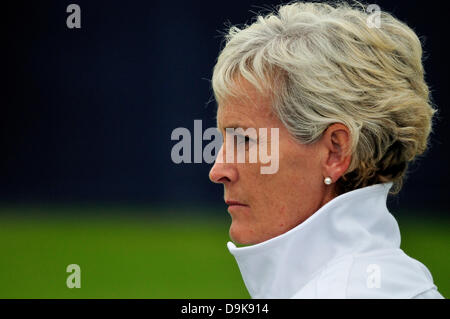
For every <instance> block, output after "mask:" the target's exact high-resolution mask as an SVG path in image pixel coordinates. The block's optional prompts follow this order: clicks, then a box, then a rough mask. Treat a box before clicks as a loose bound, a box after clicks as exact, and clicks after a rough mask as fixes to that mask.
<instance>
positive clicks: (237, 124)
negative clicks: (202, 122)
mask: <svg viewBox="0 0 450 319" xmlns="http://www.w3.org/2000/svg"><path fill="white" fill-rule="evenodd" d="M217 128H218V129H219V130H221V131H222V129H227V128H233V129H236V128H242V129H244V130H246V129H248V128H249V127H248V126H247V125H242V124H239V123H231V124H229V125H227V126H226V127H224V128H222V127H221V126H220V125H217Z"/></svg>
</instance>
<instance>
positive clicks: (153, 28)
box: [0, 0, 450, 213]
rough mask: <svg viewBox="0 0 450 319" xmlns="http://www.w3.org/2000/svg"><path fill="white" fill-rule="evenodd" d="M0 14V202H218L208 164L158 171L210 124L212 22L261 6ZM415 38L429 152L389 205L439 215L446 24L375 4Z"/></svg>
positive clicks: (45, 9) (112, 4) (25, 5)
mask: <svg viewBox="0 0 450 319" xmlns="http://www.w3.org/2000/svg"><path fill="white" fill-rule="evenodd" d="M73 2H75V1H33V2H31V1H30V2H11V3H9V4H6V3H5V4H3V14H2V18H1V19H2V25H3V27H2V34H3V36H2V56H3V58H2V62H3V68H2V70H3V72H2V77H3V85H2V91H3V92H2V94H1V98H2V103H1V111H2V115H1V117H0V121H1V123H0V124H1V135H0V137H1V141H0V146H1V148H0V149H1V159H0V201H3V202H12V203H28V202H65V203H66V202H69V203H72V202H98V201H100V202H112V203H116V202H122V203H123V202H125V203H172V204H173V203H206V204H220V203H221V201H222V188H221V187H220V186H217V185H213V184H211V183H210V181H209V179H208V171H209V168H210V165H208V164H180V165H176V164H174V163H172V161H171V158H170V150H171V148H172V146H173V145H174V144H175V142H173V141H171V139H170V134H171V132H172V130H173V129H174V128H176V127H180V126H182V127H186V128H189V129H193V124H194V119H202V120H203V128H204V129H205V128H207V127H211V126H215V110H216V105H215V102H214V101H213V100H212V90H211V87H210V82H209V79H210V78H211V73H212V68H213V66H214V64H215V60H216V58H217V55H218V53H219V50H220V48H221V45H222V43H223V42H222V41H223V40H222V36H221V32H220V31H224V30H225V29H226V27H225V25H226V24H241V23H244V22H246V21H247V22H249V19H251V18H252V17H253V16H254V14H253V13H252V12H251V11H253V12H254V11H260V9H261V8H262V7H267V6H268V5H274V4H278V3H280V2H271V1H255V0H254V1H248V0H239V1H236V0H233V1H76V2H75V3H77V4H79V5H80V7H81V25H82V28H81V29H68V28H67V27H66V18H67V16H68V13H66V7H67V5H68V4H70V3H73ZM376 3H377V4H379V5H380V6H381V8H382V9H385V10H387V11H390V12H393V13H394V15H396V16H397V17H398V18H400V19H401V20H403V21H405V22H407V23H408V24H409V25H410V26H412V27H413V28H414V29H415V30H416V32H417V33H418V34H419V35H420V36H421V37H422V38H423V39H424V40H425V51H426V56H427V59H426V61H425V69H426V71H427V82H428V83H429V84H430V86H431V89H432V92H433V99H434V102H435V103H436V105H437V107H438V108H439V109H440V115H439V116H440V118H441V120H440V121H438V122H437V125H436V127H435V134H434V135H433V136H432V140H431V144H432V147H431V149H430V150H429V151H428V153H427V154H426V156H425V157H424V158H423V159H422V160H420V162H419V165H415V166H413V167H412V169H411V173H410V174H409V178H408V179H407V181H406V184H405V186H404V189H403V190H402V192H401V193H400V195H399V197H398V198H397V200H395V201H394V202H393V204H392V205H394V206H395V207H400V208H403V209H417V208H427V211H428V212H430V213H432V212H434V211H443V210H447V209H448V208H449V200H448V197H449V194H450V192H449V186H448V185H449V184H448V181H449V177H450V174H449V160H448V157H447V154H448V151H447V149H448V148H449V146H450V143H449V137H450V136H449V131H448V125H447V121H446V118H448V115H449V112H448V101H449V96H448V94H449V93H448V90H449V79H448V71H449V62H448V51H447V49H445V47H446V46H447V42H448V29H449V28H448V20H449V19H448V17H447V15H448V13H447V11H445V10H444V8H441V9H439V8H440V4H439V3H440V2H434V1H426V2H425V1H420V2H417V1H400V2H399V1H396V2H395V4H393V3H392V2H391V1H377V2H376Z"/></svg>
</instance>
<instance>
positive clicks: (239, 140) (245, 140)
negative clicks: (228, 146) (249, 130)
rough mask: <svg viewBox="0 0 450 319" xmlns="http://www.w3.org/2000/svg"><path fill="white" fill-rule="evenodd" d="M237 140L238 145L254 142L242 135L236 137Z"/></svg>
mask: <svg viewBox="0 0 450 319" xmlns="http://www.w3.org/2000/svg"><path fill="white" fill-rule="evenodd" d="M236 138H237V143H238V144H242V143H245V144H248V143H249V142H251V140H252V139H251V138H250V137H249V136H247V135H240V134H238V135H236Z"/></svg>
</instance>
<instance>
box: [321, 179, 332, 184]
mask: <svg viewBox="0 0 450 319" xmlns="http://www.w3.org/2000/svg"><path fill="white" fill-rule="evenodd" d="M323 182H324V183H325V184H326V185H330V184H331V183H332V182H333V181H332V180H331V178H330V177H325V179H324V180H323Z"/></svg>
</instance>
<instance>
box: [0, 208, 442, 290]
mask: <svg viewBox="0 0 450 319" xmlns="http://www.w3.org/2000/svg"><path fill="white" fill-rule="evenodd" d="M180 211H181V213H180ZM218 213H219V212H218V211H217V209H216V210H214V209H207V208H202V209H199V208H196V207H192V208H184V209H180V208H173V209H170V208H167V207H166V208H155V207H153V208H149V207H117V206H116V207H115V208H111V207H106V206H105V207H100V206H82V205H79V206H70V207H62V206H59V207H57V206H51V207H50V206H49V207H44V206H41V207H32V206H23V205H22V206H17V205H15V206H3V207H1V214H0V227H1V232H0V245H1V252H2V256H1V259H0V298H249V295H248V293H247V290H246V288H245V286H244V284H243V281H242V278H241V276H240V273H239V270H238V267H237V265H236V263H235V260H234V258H233V257H232V256H231V255H230V254H229V252H228V250H227V248H226V242H227V241H228V227H229V222H230V220H229V217H228V214H227V213H226V211H224V212H223V213H222V214H218ZM125 216H126V217H125ZM174 216H176V217H174ZM217 216H223V217H217ZM423 216H424V215H422V217H420V218H419V217H406V216H405V214H402V215H401V217H397V216H396V217H397V220H398V221H399V224H400V229H401V231H402V248H403V249H404V250H405V252H406V253H407V254H409V255H410V256H411V257H414V258H416V259H418V260H420V261H421V262H422V263H424V264H425V265H426V266H427V267H428V268H429V269H430V271H431V273H432V275H433V277H434V281H435V284H436V285H437V286H438V288H439V291H440V292H441V293H442V294H443V295H444V296H445V297H447V296H450V282H449V280H448V270H449V269H450V255H449V253H448V251H449V250H448V249H449V247H450V245H449V244H450V236H449V232H448V230H449V226H450V220H449V219H445V218H438V217H432V219H424V217H423ZM69 264H78V265H79V266H80V267H81V288H80V289H69V288H67V286H66V278H67V276H68V275H69V273H66V267H67V265H69Z"/></svg>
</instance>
